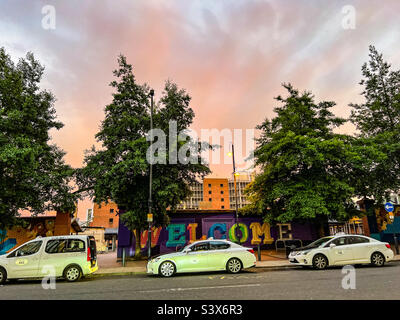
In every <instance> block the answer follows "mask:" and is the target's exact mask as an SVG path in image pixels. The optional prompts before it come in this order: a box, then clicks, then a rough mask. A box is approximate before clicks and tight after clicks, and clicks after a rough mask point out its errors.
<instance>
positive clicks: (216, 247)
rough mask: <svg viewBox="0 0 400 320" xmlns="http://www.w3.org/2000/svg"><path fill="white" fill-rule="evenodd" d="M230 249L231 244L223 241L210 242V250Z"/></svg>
mask: <svg viewBox="0 0 400 320" xmlns="http://www.w3.org/2000/svg"><path fill="white" fill-rule="evenodd" d="M229 247H230V245H229V243H226V242H222V241H210V250H224V249H228V248H229Z"/></svg>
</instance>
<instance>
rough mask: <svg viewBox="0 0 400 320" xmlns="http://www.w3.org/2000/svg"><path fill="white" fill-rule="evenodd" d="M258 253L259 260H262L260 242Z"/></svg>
mask: <svg viewBox="0 0 400 320" xmlns="http://www.w3.org/2000/svg"><path fill="white" fill-rule="evenodd" d="M257 254H258V261H261V246H260V244H258V245H257Z"/></svg>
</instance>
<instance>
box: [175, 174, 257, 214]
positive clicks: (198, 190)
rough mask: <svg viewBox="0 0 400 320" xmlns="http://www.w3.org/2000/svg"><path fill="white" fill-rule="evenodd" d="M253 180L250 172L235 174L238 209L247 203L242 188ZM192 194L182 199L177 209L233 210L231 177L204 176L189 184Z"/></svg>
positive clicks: (233, 188) (233, 191)
mask: <svg viewBox="0 0 400 320" xmlns="http://www.w3.org/2000/svg"><path fill="white" fill-rule="evenodd" d="M252 180H253V175H251V174H247V173H245V174H239V175H237V176H236V188H237V203H238V209H240V208H242V207H244V206H245V205H246V204H248V203H249V201H248V200H247V197H246V196H245V194H244V189H245V188H246V186H247V185H248V184H249V183H250V182H251V181H252ZM190 189H191V190H192V192H193V193H192V195H191V196H190V197H189V198H188V199H187V200H185V201H183V202H182V203H181V204H180V205H179V206H178V207H177V209H178V210H183V209H192V210H234V209H235V208H236V207H235V204H236V202H235V184H234V180H233V178H231V179H228V178H204V180H203V182H196V183H195V184H193V185H191V186H190Z"/></svg>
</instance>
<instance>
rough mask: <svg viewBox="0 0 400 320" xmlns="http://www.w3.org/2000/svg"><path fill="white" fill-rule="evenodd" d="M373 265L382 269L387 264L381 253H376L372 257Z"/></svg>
mask: <svg viewBox="0 0 400 320" xmlns="http://www.w3.org/2000/svg"><path fill="white" fill-rule="evenodd" d="M371 263H372V265H374V266H375V267H382V266H383V265H384V264H385V257H384V256H383V254H382V253H380V252H374V253H373V254H372V256H371Z"/></svg>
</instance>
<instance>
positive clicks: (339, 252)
mask: <svg viewBox="0 0 400 320" xmlns="http://www.w3.org/2000/svg"><path fill="white" fill-rule="evenodd" d="M393 257H394V253H393V251H392V249H391V248H390V245H389V244H388V243H386V242H381V241H378V240H376V239H373V238H370V237H367V236H361V235H346V234H343V235H335V236H329V237H324V238H321V239H318V240H317V241H314V242H313V243H311V244H309V245H308V246H305V247H302V248H296V249H294V250H293V251H292V252H290V254H289V257H288V258H289V261H290V263H292V264H296V265H301V266H312V267H314V268H315V269H325V268H326V267H328V266H340V265H348V264H372V265H375V266H379V267H381V266H383V265H384V264H385V262H388V261H391V260H392V259H393Z"/></svg>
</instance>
